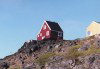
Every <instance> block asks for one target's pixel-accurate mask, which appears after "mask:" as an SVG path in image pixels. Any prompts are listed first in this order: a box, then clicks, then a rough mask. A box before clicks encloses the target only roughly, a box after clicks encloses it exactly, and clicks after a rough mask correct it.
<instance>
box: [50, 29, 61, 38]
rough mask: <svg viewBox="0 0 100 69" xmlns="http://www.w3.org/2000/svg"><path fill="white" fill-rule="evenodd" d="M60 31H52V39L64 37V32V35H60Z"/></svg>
mask: <svg viewBox="0 0 100 69" xmlns="http://www.w3.org/2000/svg"><path fill="white" fill-rule="evenodd" d="M58 32H60V31H51V39H63V32H61V33H62V37H60V36H58V35H59V33H58Z"/></svg>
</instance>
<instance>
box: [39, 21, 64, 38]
mask: <svg viewBox="0 0 100 69" xmlns="http://www.w3.org/2000/svg"><path fill="white" fill-rule="evenodd" d="M44 39H51V40H57V39H63V30H62V29H61V27H60V26H59V24H58V23H56V22H51V21H45V22H44V24H43V26H42V28H41V30H40V32H39V34H38V35H37V40H44Z"/></svg>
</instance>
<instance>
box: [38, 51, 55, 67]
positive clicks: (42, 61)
mask: <svg viewBox="0 0 100 69" xmlns="http://www.w3.org/2000/svg"><path fill="white" fill-rule="evenodd" d="M54 55H55V53H52V52H48V53H45V54H43V55H41V56H39V58H38V59H36V62H37V63H38V64H39V65H40V66H44V65H45V63H46V62H48V61H50V59H49V58H50V57H52V56H54Z"/></svg>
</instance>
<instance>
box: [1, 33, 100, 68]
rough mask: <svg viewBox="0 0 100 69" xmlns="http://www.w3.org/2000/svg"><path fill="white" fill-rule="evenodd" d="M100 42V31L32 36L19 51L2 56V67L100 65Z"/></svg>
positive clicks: (90, 66) (85, 66)
mask: <svg viewBox="0 0 100 69" xmlns="http://www.w3.org/2000/svg"><path fill="white" fill-rule="evenodd" d="M99 43H100V42H99V35H98V36H92V37H89V38H85V39H76V40H44V41H36V40H30V41H28V42H25V43H24V44H23V46H22V47H21V48H20V49H19V50H18V52H16V53H15V54H13V55H10V56H7V57H5V58H4V59H2V60H0V69H100V48H99V45H98V44H99ZM91 46H93V48H96V49H97V51H96V49H93V50H91ZM81 52H82V53H81ZM84 52H85V54H87V55H85V54H84Z"/></svg>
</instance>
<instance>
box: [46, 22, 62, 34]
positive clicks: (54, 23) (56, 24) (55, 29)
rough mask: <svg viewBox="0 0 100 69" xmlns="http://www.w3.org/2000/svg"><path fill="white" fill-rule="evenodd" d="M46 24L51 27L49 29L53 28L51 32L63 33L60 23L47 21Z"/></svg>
mask: <svg viewBox="0 0 100 69" xmlns="http://www.w3.org/2000/svg"><path fill="white" fill-rule="evenodd" d="M46 22H47V24H48V25H49V27H50V28H51V30H54V31H62V32H63V30H62V29H61V27H60V26H59V24H58V23H56V22H51V21H46Z"/></svg>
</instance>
